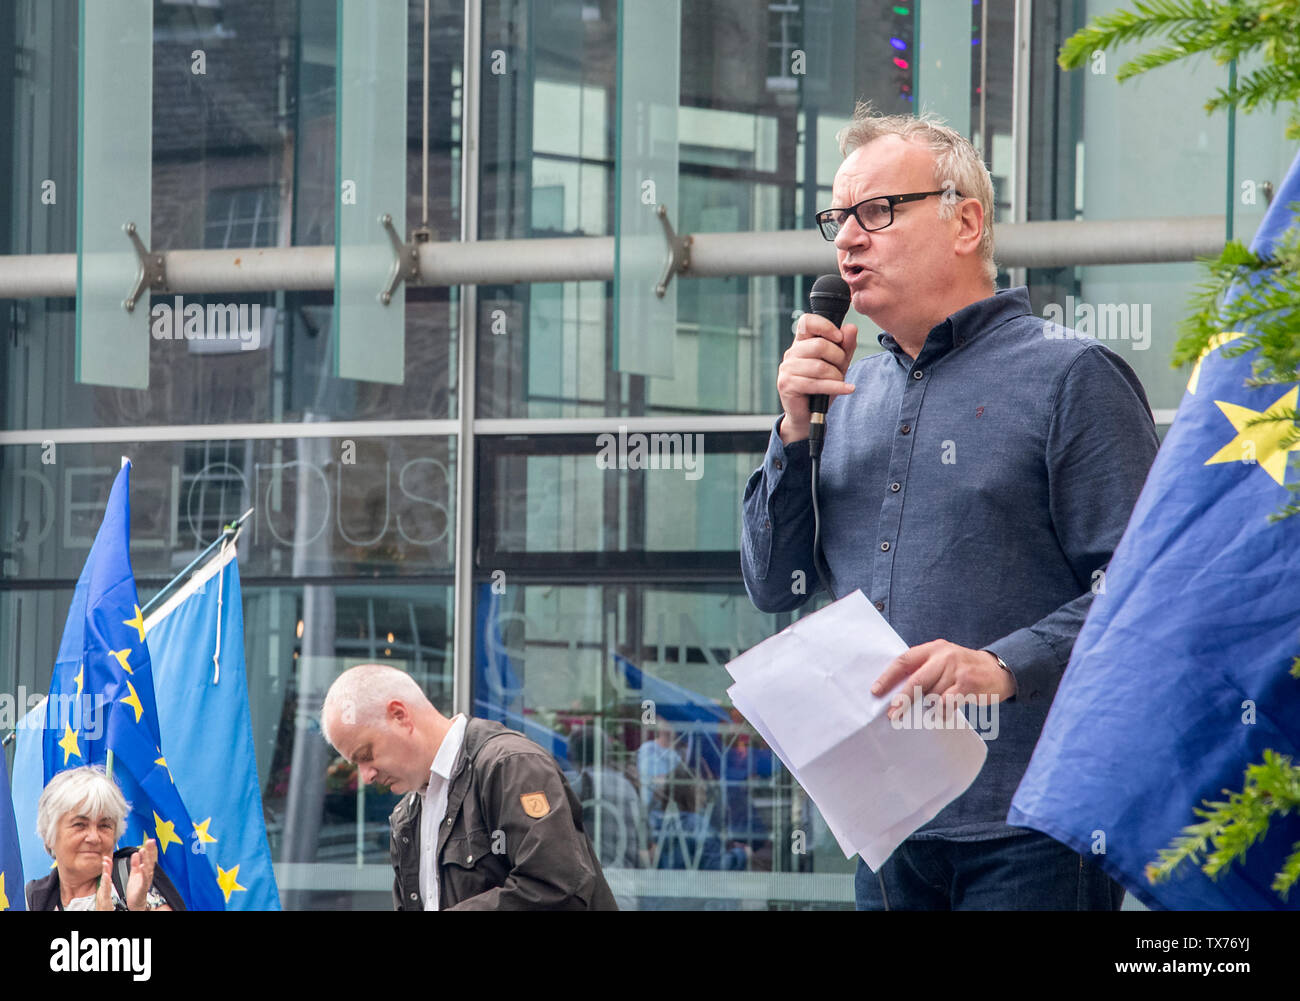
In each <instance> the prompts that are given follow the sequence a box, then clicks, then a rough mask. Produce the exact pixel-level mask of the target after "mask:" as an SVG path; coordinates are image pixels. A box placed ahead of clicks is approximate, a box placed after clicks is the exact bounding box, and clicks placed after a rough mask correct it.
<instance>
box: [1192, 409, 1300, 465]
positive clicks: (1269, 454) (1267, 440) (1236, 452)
mask: <svg viewBox="0 0 1300 1001" xmlns="http://www.w3.org/2000/svg"><path fill="white" fill-rule="evenodd" d="M1214 402H1215V403H1216V404H1217V405H1218V407H1219V409H1220V410H1222V411H1223V416H1224V417H1226V418H1228V420H1229V421H1230V422H1231V424H1232V426H1233V427H1234V428H1235V429H1236V431H1237V436H1236V437H1235V438H1233V439H1232V441H1230V442H1228V444H1226V445H1224V446H1223V448H1221V449H1219V450H1218V451H1217V452H1215V453H1214V455H1212V456H1210V458H1208V459H1206V460H1205V464H1206V465H1207V466H1209V465H1211V464H1213V463H1217V462H1247V463H1249V462H1252V461H1254V462H1258V463H1259V464H1260V465H1261V466H1262V467H1263V468H1264V472H1266V473H1268V475H1269V476H1271V477H1273V479H1275V480H1276V481H1277V483H1278V486H1285V478H1286V463H1287V455H1288V454H1289V453H1291V452H1300V442H1294V443H1292V444H1290V445H1286V446H1283V444H1282V441H1283V439H1284V438H1286V437H1287V436H1288V435H1289V434H1291V433H1292V432H1293V431H1294V430H1295V425H1294V424H1292V423H1291V422H1290V421H1286V420H1278V421H1273V422H1272V423H1269V424H1256V425H1255V426H1254V427H1247V426H1246V425H1247V424H1248V423H1249V422H1250V421H1251V420H1253V419H1254V418H1257V417H1265V416H1272V417H1279V416H1281V414H1282V413H1283V412H1285V411H1293V410H1295V409H1296V404H1297V402H1300V386H1292V387H1291V388H1290V389H1289V390H1287V392H1286V393H1284V394H1283V395H1282V397H1281V398H1280V399H1278V401H1277V402H1276V403H1274V404H1273V405H1272V406H1271V407H1269V408H1268V409H1267V410H1251V409H1250V408H1249V407H1242V406H1239V405H1237V404H1236V403H1225V402H1223V401H1222V400H1215V401H1214Z"/></svg>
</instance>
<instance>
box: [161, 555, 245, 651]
mask: <svg viewBox="0 0 1300 1001" xmlns="http://www.w3.org/2000/svg"><path fill="white" fill-rule="evenodd" d="M235 555H236V553H235V546H234V544H233V543H232V544H230V545H228V546H226V548H225V550H224V551H218V553H217V555H216V556H214V557H212V559H210V560H208V562H207V563H204V564H203V566H201V567H199V568H198V569H197V570H196V571H194V574H193V575H192V576H191V577H190V579H189V580H187V581H186V582H185V583H184V584H183V585H182V586H181V587H180V589H179V590H177V591H176V592H175V593H174V594H173V595H172V596H171V597H170V598H168V599H167V600H166V601H164V602H163V603H162V604H161V605H159V606H158V607H157V608H156V609H154V610H153V611H152V612H150V613H149V617H148V618H147V619H145V620H144V631H145V633H148V632H149V630H150V629H152V628H153V627H154V626H156V625H157V624H158V623H159V622H161V621H162V620H163V619H165V618H167V616H169V615H171V613H172V612H173V611H175V610H176V606H177V605H179V604H181V602H183V601H185V600H186V599H187V598H189V597H190V595H192V594H193V593H194V592H195V591H197V590H198V589H199V588H201V587H202V586H203V585H204V584H206V583H207V582H208V581H210V580H211V579H212V578H213V577H215V576H216V575H217V574H218V573H220V572H221V571H222V569H224V568H225V566H226V564H227V563H229V562H230V561H231V560H233V559H234V558H235Z"/></svg>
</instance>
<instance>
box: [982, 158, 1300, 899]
mask: <svg viewBox="0 0 1300 1001" xmlns="http://www.w3.org/2000/svg"><path fill="white" fill-rule="evenodd" d="M1297 201H1300V157H1297V159H1296V162H1295V163H1293V164H1292V166H1291V170H1290V172H1289V173H1288V175H1287V178H1286V180H1285V181H1284V182H1283V184H1282V186H1281V189H1280V190H1279V191H1278V194H1277V198H1276V199H1275V200H1274V202H1273V204H1272V207H1271V208H1270V209H1269V211H1268V213H1267V214H1266V215H1265V217H1264V221H1263V223H1262V224H1261V225H1260V229H1259V231H1258V233H1256V235H1255V240H1254V242H1253V244H1252V250H1254V251H1255V252H1256V253H1258V254H1260V255H1261V256H1268V255H1269V254H1270V252H1271V250H1272V247H1273V245H1274V243H1275V241H1276V239H1277V237H1278V235H1279V234H1281V233H1282V232H1283V231H1284V230H1285V229H1286V228H1287V227H1288V226H1289V225H1290V224H1291V219H1292V209H1291V205H1292V203H1294V202H1297ZM1234 336H1235V334H1234V333H1227V334H1225V335H1224V337H1223V338H1221V341H1222V342H1223V343H1221V344H1220V345H1219V346H1217V347H1216V348H1215V349H1214V350H1212V351H1210V352H1208V353H1207V354H1206V355H1205V356H1204V357H1202V359H1201V361H1200V362H1198V364H1197V365H1196V368H1195V369H1194V370H1193V372H1192V377H1191V381H1190V382H1189V384H1188V389H1187V392H1186V393H1185V394H1184V396H1183V400H1182V404H1181V405H1180V406H1179V408H1178V414H1177V417H1176V418H1175V420H1174V423H1173V425H1172V426H1171V427H1170V429H1169V434H1168V436H1167V437H1166V438H1165V441H1164V444H1163V445H1162V446H1161V448H1160V452H1159V454H1158V455H1157V456H1156V461H1155V464H1154V465H1153V466H1152V469H1151V473H1150V475H1149V476H1148V478H1147V483H1146V486H1145V488H1144V489H1143V491H1142V496H1141V497H1140V498H1139V500H1138V503H1137V506H1136V507H1135V508H1134V510H1133V514H1132V517H1131V519H1130V520H1129V524H1128V529H1127V531H1126V532H1125V533H1124V537H1123V539H1122V540H1121V542H1120V544H1119V546H1118V547H1117V548H1116V550H1115V553H1114V556H1113V558H1112V559H1111V563H1110V567H1109V568H1108V570H1107V572H1106V575H1105V579H1104V589H1103V590H1102V592H1101V593H1099V594H1098V595H1097V596H1096V599H1095V601H1094V603H1093V606H1092V609H1091V611H1090V613H1089V615H1088V618H1087V621H1086V622H1085V623H1084V625H1083V629H1082V630H1081V632H1080V633H1079V638H1078V641H1077V642H1076V643H1075V647H1074V651H1073V655H1072V656H1071V658H1070V664H1069V667H1068V669H1067V670H1066V673H1065V676H1064V678H1063V679H1062V682H1061V686H1060V689H1059V691H1058V692H1057V695H1056V699H1055V701H1054V702H1053V704H1052V710H1051V713H1050V715H1049V716H1048V719H1047V723H1046V725H1045V726H1044V728H1043V733H1042V736H1041V737H1040V738H1039V741H1038V747H1037V749H1036V750H1035V751H1034V756H1033V759H1032V760H1031V761H1030V764H1029V768H1028V770H1027V771H1026V772H1025V776H1024V779H1023V780H1022V781H1021V783H1020V788H1019V790H1018V791H1017V792H1016V796H1015V799H1014V800H1013V801H1012V805H1011V810H1010V812H1009V814H1008V816H1007V822H1008V823H1011V824H1015V825H1020V826H1025V827H1033V828H1036V829H1038V830H1040V831H1043V832H1045V833H1047V834H1049V835H1051V836H1052V837H1054V838H1056V839H1057V840H1058V841H1061V842H1064V843H1065V844H1067V845H1069V846H1070V847H1071V848H1073V849H1074V850H1075V851H1076V852H1079V853H1080V854H1082V855H1086V856H1088V857H1089V858H1091V859H1093V860H1094V861H1095V862H1097V863H1099V864H1100V865H1101V866H1102V867H1103V868H1104V869H1105V870H1106V871H1107V872H1108V873H1109V874H1110V875H1111V876H1112V877H1113V878H1114V879H1116V880H1118V881H1119V882H1121V883H1123V884H1124V885H1125V886H1126V887H1127V888H1128V889H1129V890H1130V891H1131V892H1132V893H1133V894H1134V895H1135V896H1136V897H1138V898H1139V899H1140V900H1142V901H1143V902H1144V903H1145V904H1147V906H1149V907H1153V908H1171V909H1193V908H1195V909H1219V908H1224V909H1227V908H1231V909H1263V908H1281V907H1287V906H1289V907H1290V908H1295V907H1297V906H1300V900H1297V899H1296V897H1295V895H1294V894H1293V895H1292V897H1291V901H1290V903H1289V905H1288V904H1286V903H1284V902H1283V901H1282V899H1281V898H1280V896H1279V895H1278V894H1277V893H1276V892H1275V891H1274V890H1272V889H1271V883H1272V881H1273V875H1274V873H1276V872H1277V871H1278V870H1279V869H1280V868H1281V863H1282V860H1283V859H1284V858H1285V857H1286V856H1287V855H1288V854H1289V853H1290V851H1291V850H1292V847H1293V846H1294V845H1295V844H1296V842H1297V841H1300V817H1296V816H1294V815H1292V816H1287V817H1282V818H1279V817H1278V816H1276V815H1275V816H1274V818H1273V821H1272V824H1271V826H1270V828H1269V832H1268V835H1267V836H1266V837H1265V838H1264V839H1263V840H1262V841H1260V842H1258V843H1256V844H1255V845H1253V846H1251V848H1250V849H1249V851H1248V853H1247V855H1246V859H1245V862H1244V864H1243V863H1241V862H1237V863H1233V865H1232V866H1230V867H1229V868H1228V869H1225V870H1224V871H1223V872H1221V873H1220V874H1219V876H1218V877H1217V878H1216V879H1211V878H1210V877H1209V876H1207V875H1205V873H1204V872H1203V871H1202V870H1201V869H1200V867H1199V866H1198V865H1196V864H1194V863H1193V862H1191V861H1190V860H1189V861H1185V862H1184V863H1183V864H1182V865H1181V866H1180V867H1179V868H1177V869H1176V870H1175V871H1174V873H1173V875H1172V876H1171V877H1170V878H1169V879H1168V880H1166V881H1162V882H1158V883H1155V884H1154V885H1153V884H1151V883H1150V882H1148V880H1147V878H1146V876H1145V875H1144V871H1143V870H1144V868H1145V867H1146V865H1147V864H1148V863H1150V862H1155V861H1157V858H1158V855H1159V852H1160V850H1161V849H1162V848H1166V847H1168V846H1169V845H1170V843H1171V842H1172V841H1173V839H1174V838H1175V837H1177V836H1178V835H1179V834H1180V833H1181V832H1182V830H1183V828H1185V827H1187V826H1189V825H1191V824H1193V823H1195V822H1197V821H1198V819H1199V818H1197V817H1196V816H1195V815H1194V814H1193V812H1192V811H1193V808H1195V807H1199V806H1201V805H1202V801H1203V800H1209V801H1219V800H1223V799H1225V798H1226V797H1225V796H1224V791H1225V790H1238V789H1241V787H1242V783H1243V773H1244V772H1245V769H1246V767H1247V766H1248V765H1252V764H1258V763H1261V762H1263V760H1264V751H1265V749H1272V750H1274V751H1276V752H1278V753H1279V754H1283V755H1290V756H1291V757H1292V759H1293V760H1300V753H1297V752H1298V751H1300V714H1297V712H1296V706H1297V704H1300V681H1297V680H1296V679H1295V678H1293V677H1291V676H1290V674H1289V669H1290V666H1291V664H1292V661H1293V658H1294V657H1295V656H1296V655H1297V654H1298V653H1300V586H1297V578H1300V517H1291V518H1286V519H1283V520H1281V521H1276V522H1270V521H1269V517H1268V516H1269V515H1270V514H1271V513H1273V512H1276V511H1277V510H1278V509H1279V508H1280V507H1281V506H1282V505H1283V504H1285V503H1287V502H1288V501H1289V500H1290V496H1291V495H1290V492H1289V491H1288V490H1287V489H1286V484H1287V483H1294V482H1295V481H1296V480H1297V479H1300V470H1298V469H1297V466H1296V458H1297V455H1300V444H1287V442H1286V428H1287V427H1288V426H1289V425H1288V424H1285V423H1283V424H1279V423H1268V424H1257V425H1255V426H1253V427H1252V426H1250V423H1249V422H1250V421H1251V419H1252V418H1255V417H1257V416H1258V415H1261V414H1265V413H1273V414H1277V413H1279V412H1283V411H1285V410H1294V409H1295V407H1296V400H1297V395H1298V394H1300V385H1297V384H1294V383H1292V384H1288V385H1285V386H1281V385H1267V386H1259V387H1255V388H1251V387H1248V386H1246V385H1245V380H1246V379H1247V378H1248V377H1249V376H1250V375H1251V374H1252V373H1251V362H1252V360H1253V359H1254V358H1255V357H1257V352H1255V351H1251V352H1249V353H1246V354H1243V355H1239V356H1237V357H1225V356H1224V353H1223V344H1224V343H1230V341H1231V340H1232V339H1233V338H1234Z"/></svg>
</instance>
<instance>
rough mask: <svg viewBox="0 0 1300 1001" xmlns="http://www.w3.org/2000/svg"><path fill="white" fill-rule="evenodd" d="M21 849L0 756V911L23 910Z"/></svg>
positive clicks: (25, 908) (24, 898) (12, 805)
mask: <svg viewBox="0 0 1300 1001" xmlns="http://www.w3.org/2000/svg"><path fill="white" fill-rule="evenodd" d="M25 885H26V884H25V882H24V881H23V860H22V848H21V847H20V846H19V844H18V823H17V821H16V820H15V819H14V804H13V799H12V797H10V795H9V772H8V770H7V769H6V768H5V763H4V758H3V756H2V755H0V911H25V910H27V898H26V896H25V895H24V892H23V888H24V887H25Z"/></svg>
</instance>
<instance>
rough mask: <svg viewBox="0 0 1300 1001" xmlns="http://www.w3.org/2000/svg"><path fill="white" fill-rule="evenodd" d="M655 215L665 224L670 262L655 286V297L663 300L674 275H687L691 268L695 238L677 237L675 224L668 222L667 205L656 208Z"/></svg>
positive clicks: (688, 236)
mask: <svg viewBox="0 0 1300 1001" xmlns="http://www.w3.org/2000/svg"><path fill="white" fill-rule="evenodd" d="M655 215H657V216H658V217H659V221H660V222H661V223H663V227H664V239H665V240H667V241H668V261H667V263H666V264H665V265H664V273H663V275H662V276H660V278H659V284H658V285H656V286H655V295H657V296H658V297H659V298H660V299H662V298H663V297H664V296H665V295H666V294H667V293H668V283H669V282H670V281H672V280H673V275H677V274H685V272H686V270H687V269H688V268H689V267H690V266H691V243H692V242H693V241H694V237H692V236H690V235H687V236H678V235H677V231H676V230H675V229H673V224H672V223H670V222H669V221H668V206H667V205H664V204H660V205H658V206H656V208H655Z"/></svg>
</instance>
